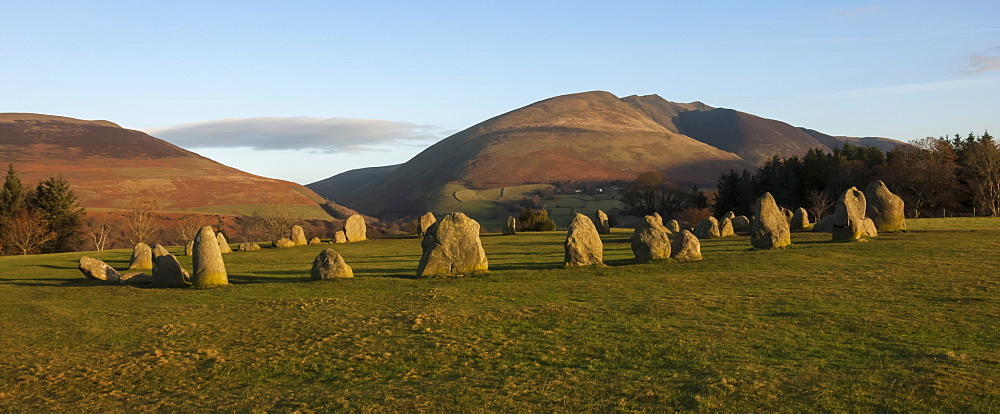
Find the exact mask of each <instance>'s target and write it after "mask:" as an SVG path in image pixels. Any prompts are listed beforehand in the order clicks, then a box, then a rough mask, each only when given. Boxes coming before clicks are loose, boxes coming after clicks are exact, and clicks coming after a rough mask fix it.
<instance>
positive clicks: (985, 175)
mask: <svg viewBox="0 0 1000 414" xmlns="http://www.w3.org/2000/svg"><path fill="white" fill-rule="evenodd" d="M964 161H965V162H964V167H965V170H966V171H967V173H968V177H969V187H970V189H971V190H972V191H973V193H974V195H975V197H976V200H977V201H978V202H979V204H980V205H981V206H982V207H983V208H984V209H986V210H989V212H990V214H991V215H992V216H993V217H996V216H997V214H1000V147H998V146H997V144H996V143H995V142H993V140H992V139H982V140H981V141H979V142H977V143H975V144H973V145H972V146H970V147H969V151H968V156H967V157H966V159H965V160H964Z"/></svg>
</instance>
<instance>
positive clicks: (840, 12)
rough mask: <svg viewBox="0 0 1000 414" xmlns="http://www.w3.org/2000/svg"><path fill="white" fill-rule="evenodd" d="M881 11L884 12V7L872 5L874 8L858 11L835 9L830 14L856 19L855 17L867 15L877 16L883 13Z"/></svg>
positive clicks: (861, 8)
mask: <svg viewBox="0 0 1000 414" xmlns="http://www.w3.org/2000/svg"><path fill="white" fill-rule="evenodd" d="M881 11H882V7H881V6H875V5H872V6H867V7H859V8H857V9H850V10H840V9H834V10H831V11H830V13H831V14H833V15H834V16H842V17H855V16H865V15H869V14H875V13H878V12H881Z"/></svg>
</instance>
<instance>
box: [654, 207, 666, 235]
mask: <svg viewBox="0 0 1000 414" xmlns="http://www.w3.org/2000/svg"><path fill="white" fill-rule="evenodd" d="M653 217H656V220H657V221H659V222H660V224H664V223H663V216H660V213H657V212H655V211H654V212H653ZM667 229H668V230H669V229H670V227H669V226H668V227H667Z"/></svg>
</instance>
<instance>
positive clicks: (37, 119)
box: [0, 112, 121, 128]
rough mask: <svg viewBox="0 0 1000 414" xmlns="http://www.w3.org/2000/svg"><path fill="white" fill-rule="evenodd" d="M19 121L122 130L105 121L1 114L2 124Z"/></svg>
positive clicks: (29, 114) (13, 113) (114, 124)
mask: <svg viewBox="0 0 1000 414" xmlns="http://www.w3.org/2000/svg"><path fill="white" fill-rule="evenodd" d="M19 121H34V122H48V121H54V122H62V123H69V124H82V125H94V126H105V127H111V128H121V126H120V125H118V124H116V123H114V122H111V121H104V120H94V121H87V120H83V119H76V118H70V117H65V116H56V115H44V114H31V113H17V112H6V113H0V122H19Z"/></svg>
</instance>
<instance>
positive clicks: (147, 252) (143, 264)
mask: <svg viewBox="0 0 1000 414" xmlns="http://www.w3.org/2000/svg"><path fill="white" fill-rule="evenodd" d="M128 268H129V270H147V269H152V268H153V250H152V249H150V248H149V245H148V244H146V243H136V244H135V247H133V248H132V258H131V259H130V260H129V262H128Z"/></svg>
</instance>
